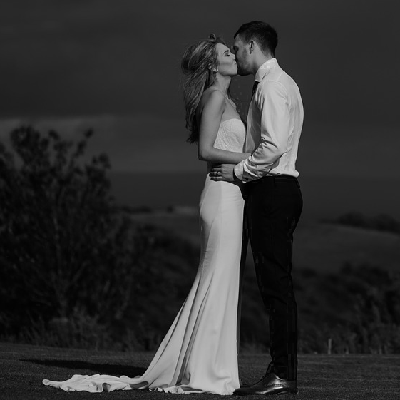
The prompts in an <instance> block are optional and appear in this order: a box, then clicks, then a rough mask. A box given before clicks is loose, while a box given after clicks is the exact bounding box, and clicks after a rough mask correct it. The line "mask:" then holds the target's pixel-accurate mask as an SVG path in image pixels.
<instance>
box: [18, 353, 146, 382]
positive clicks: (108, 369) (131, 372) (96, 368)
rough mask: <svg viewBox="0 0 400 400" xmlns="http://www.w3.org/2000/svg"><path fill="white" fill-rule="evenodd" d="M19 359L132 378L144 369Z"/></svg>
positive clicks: (126, 366)
mask: <svg viewBox="0 0 400 400" xmlns="http://www.w3.org/2000/svg"><path fill="white" fill-rule="evenodd" d="M19 361H23V362H30V363H33V364H39V365H45V366H49V367H60V368H68V369H73V370H75V372H76V373H81V374H82V372H84V371H90V372H94V373H97V374H103V375H114V376H121V375H126V376H129V377H130V378H133V377H135V376H138V375H143V374H144V372H145V371H146V370H145V368H140V367H135V366H129V365H120V364H117V365H115V364H93V363H90V362H87V361H80V360H56V359H49V360H35V359H28V358H21V359H20V360H19Z"/></svg>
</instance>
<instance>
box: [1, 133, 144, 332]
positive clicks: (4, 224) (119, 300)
mask: <svg viewBox="0 0 400 400" xmlns="http://www.w3.org/2000/svg"><path fill="white" fill-rule="evenodd" d="M91 136H92V132H91V131H87V132H85V133H84V134H83V137H82V139H81V140H79V141H78V142H77V143H73V142H72V141H67V140H64V139H61V137H60V136H59V135H58V134H57V133H56V132H55V131H50V132H48V134H47V135H43V134H41V133H40V132H38V131H36V130H35V129H33V128H32V127H29V126H28V127H21V128H18V129H16V130H14V131H13V132H11V134H10V143H11V151H9V150H7V149H6V147H5V146H4V145H3V144H1V145H0V205H1V208H0V266H1V270H0V281H1V282H2V284H1V289H0V304H1V306H0V307H1V308H0V327H1V328H2V330H3V332H4V331H5V332H8V333H14V334H18V332H20V331H21V328H23V327H25V328H26V327H29V326H31V325H32V324H35V323H36V322H37V321H39V320H40V321H42V322H44V323H45V324H46V323H47V322H49V321H52V323H53V325H54V324H57V323H58V324H61V328H60V329H61V330H62V329H63V328H64V327H65V324H66V323H67V321H69V320H70V318H71V316H74V315H75V316H77V315H78V316H80V318H81V319H82V320H85V316H86V317H87V318H86V320H87V321H88V320H89V316H90V318H91V319H92V320H94V321H96V323H98V324H99V326H103V325H109V324H110V323H111V322H112V321H115V320H119V319H121V318H123V316H124V313H125V312H126V310H127V309H128V307H131V304H132V303H135V296H140V294H141V287H142V286H143V281H144V279H145V277H146V275H147V272H148V271H146V264H145V263H143V262H142V259H143V256H144V255H145V253H146V252H147V251H148V250H149V249H150V247H151V238H150V237H149V236H148V235H147V234H146V229H147V228H145V227H135V229H134V227H133V225H132V223H131V222H130V220H129V218H128V217H127V216H126V215H125V216H124V214H123V213H121V212H119V209H118V207H117V206H116V204H115V201H114V199H113V197H112V196H111V195H110V182H109V179H108V177H107V170H108V169H109V168H110V163H109V160H108V157H107V156H106V155H105V154H100V155H98V156H95V157H93V158H92V159H91V160H90V161H89V162H84V155H85V151H86V149H87V144H88V141H89V139H90V138H91ZM147 230H148V229H147ZM136 303H137V302H136ZM82 315H83V316H82Z"/></svg>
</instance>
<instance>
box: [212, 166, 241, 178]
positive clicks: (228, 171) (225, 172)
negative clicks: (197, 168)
mask: <svg viewBox="0 0 400 400" xmlns="http://www.w3.org/2000/svg"><path fill="white" fill-rule="evenodd" d="M234 168H235V165H234V164H219V165H218V164H214V165H213V167H212V168H211V171H210V178H211V180H213V181H225V182H235V180H236V177H235V175H234Z"/></svg>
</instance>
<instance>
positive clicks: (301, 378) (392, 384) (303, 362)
mask: <svg viewBox="0 0 400 400" xmlns="http://www.w3.org/2000/svg"><path fill="white" fill-rule="evenodd" d="M151 357H152V354H150V353H118V352H95V351H86V350H73V349H60V348H50V347H36V346H30V345H19V344H9V343H0V399H1V400H54V399H70V400H71V399H78V400H82V399H93V398H98V397H100V398H107V399H135V398H136V399H146V400H150V399H155V400H158V399H167V398H173V397H174V398H176V395H172V394H164V393H157V392H142V391H121V392H112V393H95V394H93V393H82V392H74V393H71V392H70V393H67V392H63V391H62V390H57V389H54V388H51V387H47V386H44V385H42V379H43V378H47V379H50V380H64V379H68V378H69V377H70V376H71V375H72V374H74V373H80V374H95V373H100V374H110V375H128V376H135V375H138V374H141V373H143V372H144V370H145V367H146V366H147V365H148V363H149V361H150V360H151ZM268 362H269V355H268V354H242V355H240V357H239V368H240V376H241V379H242V382H244V383H248V382H253V381H255V380H257V379H258V378H259V377H260V376H261V375H262V374H263V372H264V370H265V367H266V365H267V364H268ZM298 385H299V395H297V396H292V395H281V396H279V399H285V398H287V399H292V398H295V399H298V400H303V399H304V400H306V399H307V400H308V399H310V400H313V399H318V400H323V399H335V400H337V399H360V400H361V399H363V400H366V399H371V400H372V399H373V400H383V399H385V400H395V399H396V400H398V399H399V398H400V355H391V356H388V355H385V356H376V355H340V356H339V355H317V354H316V355H300V356H299V374H298ZM192 396H194V397H195V398H196V399H198V400H202V399H206V398H207V399H210V398H219V397H218V396H213V395H204V394H194V395H192ZM252 397H253V396H252ZM270 397H271V398H276V397H277V396H270Z"/></svg>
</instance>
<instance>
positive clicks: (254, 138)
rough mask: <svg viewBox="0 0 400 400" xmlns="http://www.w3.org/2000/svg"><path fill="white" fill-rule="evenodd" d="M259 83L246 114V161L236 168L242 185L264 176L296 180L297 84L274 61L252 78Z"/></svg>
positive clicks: (301, 111) (299, 122)
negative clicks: (287, 176) (278, 176)
mask: <svg viewBox="0 0 400 400" xmlns="http://www.w3.org/2000/svg"><path fill="white" fill-rule="evenodd" d="M255 80H256V82H259V83H258V85H257V88H256V91H255V93H254V96H253V98H252V100H251V103H250V107H249V112H248V114H247V133H246V144H245V152H246V153H252V154H251V156H250V157H249V158H247V159H246V160H243V161H242V162H240V163H239V164H237V165H235V175H236V177H237V178H239V179H240V180H241V181H243V182H248V181H251V180H254V179H259V178H262V177H263V176H265V175H275V174H285V175H292V176H295V177H297V176H298V175H299V173H298V172H297V170H296V166H295V164H296V159H297V149H298V145H299V138H300V134H301V129H302V125H303V119H304V109H303V103H302V100H301V96H300V91H299V88H298V86H297V84H296V82H295V81H294V80H293V79H292V78H291V77H290V76H289V75H288V74H287V73H286V72H284V71H283V70H282V68H281V67H280V66H279V65H278V62H277V60H276V58H272V59H270V60H268V61H266V62H265V63H264V64H263V65H261V66H260V68H259V69H258V70H257V73H256V76H255Z"/></svg>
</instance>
